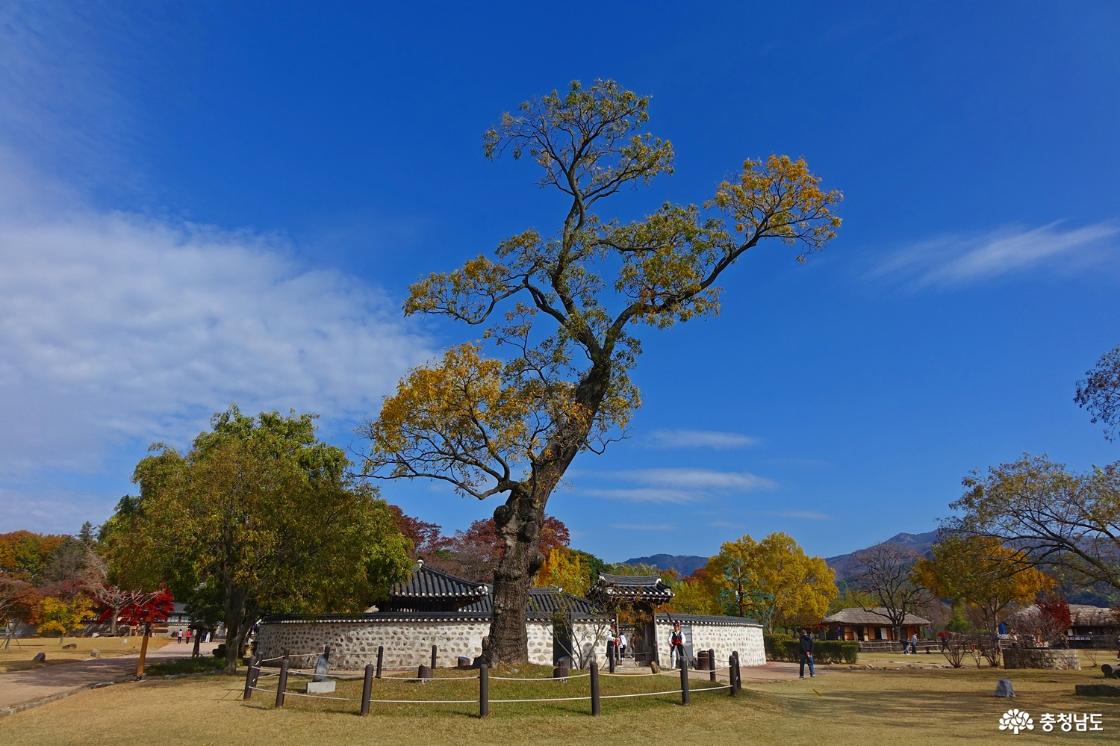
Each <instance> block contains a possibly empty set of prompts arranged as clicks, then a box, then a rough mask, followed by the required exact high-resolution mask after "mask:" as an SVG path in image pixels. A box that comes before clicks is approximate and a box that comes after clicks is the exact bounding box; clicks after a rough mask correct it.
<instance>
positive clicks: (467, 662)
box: [456, 655, 471, 669]
mask: <svg viewBox="0 0 1120 746" xmlns="http://www.w3.org/2000/svg"><path fill="white" fill-rule="evenodd" d="M456 667H457V668H459V669H467V668H470V667H471V659H470V658H468V657H467V656H465V655H460V656H459V658H458V661H457V662H456Z"/></svg>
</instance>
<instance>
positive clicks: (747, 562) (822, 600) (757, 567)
mask: <svg viewBox="0 0 1120 746" xmlns="http://www.w3.org/2000/svg"><path fill="white" fill-rule="evenodd" d="M708 569H709V572H711V573H712V574H713V575H714V576H715V577H716V578H717V579H718V580H719V582H720V583H721V585H722V587H723V591H724V598H725V605H726V606H728V607H729V608H730V609H731V610H732V612H733V613H736V614H738V615H739V616H748V615H751V616H754V617H756V618H757V619H758V620H759V621H760V622H762V624H763V625H764V626H765V627H766V629H767V630H768V631H772V630H773V629H774V628H775V627H789V626H802V625H806V624H815V623H817V622H819V621H820V619H821V617H823V616H824V614H825V611H826V610H827V609H828V604H829V602H830V601H831V600H832V599H833V598H834V597H835V596H836V593H837V591H836V575H835V573H834V572H833V571H832V569H831V568H830V567H829V566H828V564H827V563H826V562H825V561H824V560H823V559H822V558H820V557H811V556H809V555H807V554H805V551H804V550H803V549H802V548H801V547H800V546H799V545H798V543H797V542H796V541H794V539H793V537H791V536H789V535H788V534H784V533H781V532H778V533H773V534H770V535H769V536H767V537H766V538H765V539H763V540H762V541H755V540H754V539H752V538H751V537H750V536H743V537H741V538H739V539H736V540H735V541H729V542H726V543H725V544H723V546H721V547H720V551H719V554H718V555H716V556H715V557H713V558H712V559H711V560H709V563H708Z"/></svg>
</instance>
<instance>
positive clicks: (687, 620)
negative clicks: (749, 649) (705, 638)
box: [655, 612, 762, 627]
mask: <svg viewBox="0 0 1120 746" xmlns="http://www.w3.org/2000/svg"><path fill="white" fill-rule="evenodd" d="M655 619H656V621H657V623H658V624H672V623H673V622H680V623H681V624H700V625H715V626H724V627H761V626H762V625H760V624H759V623H758V622H756V621H754V620H753V619H746V618H744V617H741V616H710V615H707V614H677V613H675V612H674V613H672V614H669V613H667V612H661V613H659V614H657V616H656V617H655Z"/></svg>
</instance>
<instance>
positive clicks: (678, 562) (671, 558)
mask: <svg viewBox="0 0 1120 746" xmlns="http://www.w3.org/2000/svg"><path fill="white" fill-rule="evenodd" d="M622 564H624V565H653V566H654V567H656V568H659V569H661V570H673V571H675V572H676V573H677V575H679V576H681V577H682V578H684V577H687V576H689V575H691V574H692V573H693V572H695V571H696V570H697V569H699V568H701V567H703V566H704V565H706V564H708V558H707V557H698V556H696V555H695V554H651V555H650V556H649V557H634V558H633V559H628V560H623V562H622Z"/></svg>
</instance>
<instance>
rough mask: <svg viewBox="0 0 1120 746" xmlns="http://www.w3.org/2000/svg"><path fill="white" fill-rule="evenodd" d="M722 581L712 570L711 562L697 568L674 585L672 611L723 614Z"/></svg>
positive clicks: (670, 605) (670, 608) (670, 607)
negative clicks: (721, 599)
mask: <svg viewBox="0 0 1120 746" xmlns="http://www.w3.org/2000/svg"><path fill="white" fill-rule="evenodd" d="M721 590H722V588H721V583H720V578H719V577H718V576H714V575H713V574H712V571H711V564H710V560H709V564H708V565H705V566H704V567H700V568H697V569H696V570H695V571H694V572H693V573H692V574H691V575H689V576H688V577H687V578H683V579H682V580H681V581H680V582H678V583H676V584H675V585H673V600H672V602H670V604H669V610H670V611H677V612H680V613H681V614H722V613H723V611H724V609H723V607H722V605H721V604H720V591H721Z"/></svg>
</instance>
